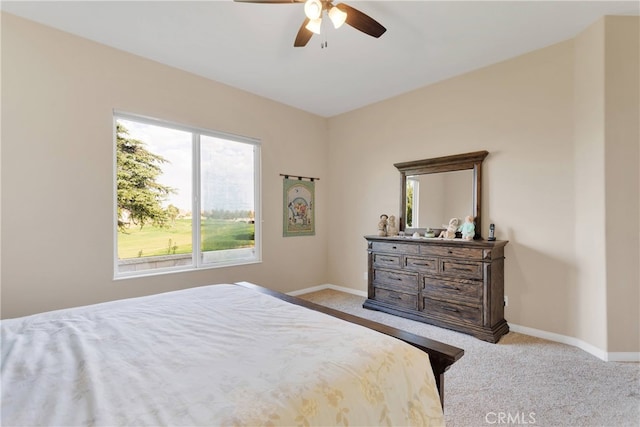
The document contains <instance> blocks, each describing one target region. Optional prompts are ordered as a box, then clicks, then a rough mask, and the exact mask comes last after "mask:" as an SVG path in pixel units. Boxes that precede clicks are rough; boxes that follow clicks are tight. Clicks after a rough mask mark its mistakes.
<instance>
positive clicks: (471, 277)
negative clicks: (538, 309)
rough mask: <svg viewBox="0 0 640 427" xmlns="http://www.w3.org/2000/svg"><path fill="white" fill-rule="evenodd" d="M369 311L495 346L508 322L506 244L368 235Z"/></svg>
mask: <svg viewBox="0 0 640 427" xmlns="http://www.w3.org/2000/svg"><path fill="white" fill-rule="evenodd" d="M365 239H366V240H367V246H368V266H369V274H368V298H367V300H366V301H365V303H364V307H365V308H369V309H373V310H379V311H384V312H387V313H391V314H395V315H398V316H402V317H406V318H410V319H413V320H418V321H421V322H425V323H430V324H433V325H436V326H440V327H444V328H448V329H453V330H456V331H459V332H464V333H467V334H470V335H473V336H475V337H477V338H480V339H482V340H485V341H489V342H492V343H495V342H498V340H499V339H500V337H502V335H504V334H506V333H507V332H509V326H508V324H507V322H506V320H505V319H504V247H505V245H506V244H507V243H508V241H504V240H496V241H491V242H489V241H485V240H474V241H465V240H461V239H455V240H445V239H422V238H421V239H411V238H404V237H379V236H365Z"/></svg>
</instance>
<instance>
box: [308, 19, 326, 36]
mask: <svg viewBox="0 0 640 427" xmlns="http://www.w3.org/2000/svg"><path fill="white" fill-rule="evenodd" d="M321 26H322V18H318V19H310V20H309V23H308V24H307V25H305V28H306V29H307V30H309V31H311V32H312V33H316V34H320V28H321Z"/></svg>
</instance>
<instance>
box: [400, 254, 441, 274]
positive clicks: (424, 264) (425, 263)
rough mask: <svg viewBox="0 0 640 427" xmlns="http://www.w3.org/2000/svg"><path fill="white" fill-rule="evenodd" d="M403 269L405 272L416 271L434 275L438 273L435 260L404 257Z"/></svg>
mask: <svg viewBox="0 0 640 427" xmlns="http://www.w3.org/2000/svg"><path fill="white" fill-rule="evenodd" d="M404 267H405V268H406V269H407V270H416V271H420V272H423V273H435V272H437V271H438V260H437V259H436V258H420V257H415V256H406V257H404Z"/></svg>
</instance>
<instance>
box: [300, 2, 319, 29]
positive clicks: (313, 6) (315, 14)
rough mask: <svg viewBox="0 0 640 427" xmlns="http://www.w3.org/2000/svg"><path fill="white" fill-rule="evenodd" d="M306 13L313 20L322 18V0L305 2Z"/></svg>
mask: <svg viewBox="0 0 640 427" xmlns="http://www.w3.org/2000/svg"><path fill="white" fill-rule="evenodd" d="M304 14H305V15H307V18H309V19H310V20H311V21H313V20H316V19H320V15H322V3H321V2H320V0H307V1H306V2H305V4H304ZM318 34H319V33H318Z"/></svg>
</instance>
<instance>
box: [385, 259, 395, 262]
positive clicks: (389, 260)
mask: <svg viewBox="0 0 640 427" xmlns="http://www.w3.org/2000/svg"><path fill="white" fill-rule="evenodd" d="M382 261H384V262H394V261H395V259H393V258H382Z"/></svg>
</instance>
